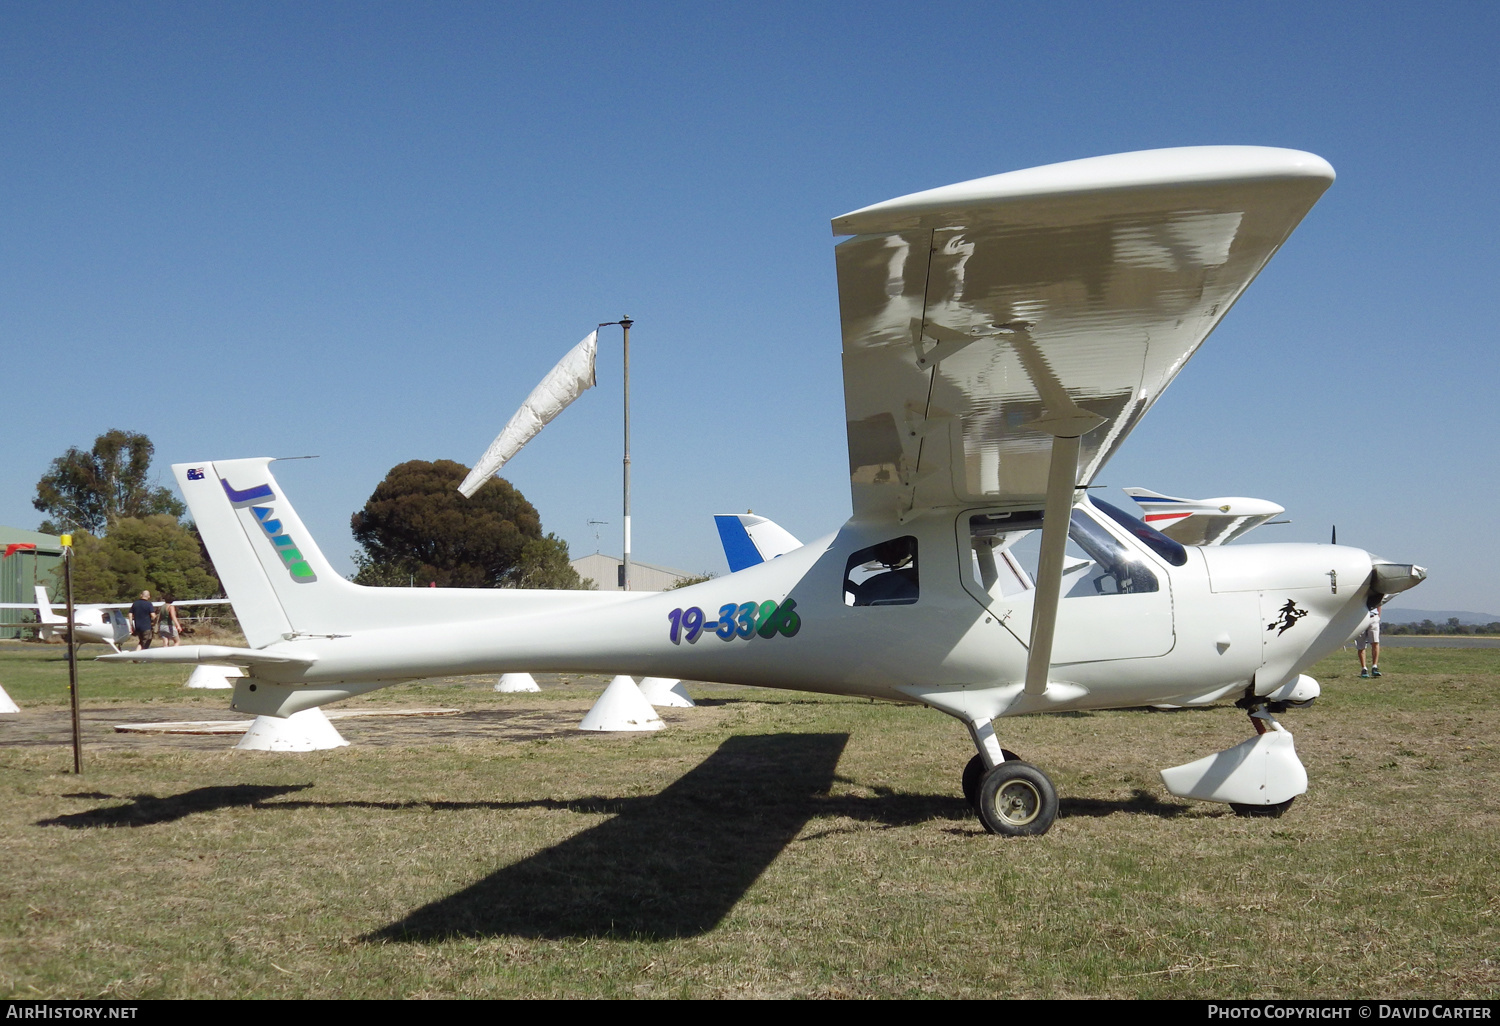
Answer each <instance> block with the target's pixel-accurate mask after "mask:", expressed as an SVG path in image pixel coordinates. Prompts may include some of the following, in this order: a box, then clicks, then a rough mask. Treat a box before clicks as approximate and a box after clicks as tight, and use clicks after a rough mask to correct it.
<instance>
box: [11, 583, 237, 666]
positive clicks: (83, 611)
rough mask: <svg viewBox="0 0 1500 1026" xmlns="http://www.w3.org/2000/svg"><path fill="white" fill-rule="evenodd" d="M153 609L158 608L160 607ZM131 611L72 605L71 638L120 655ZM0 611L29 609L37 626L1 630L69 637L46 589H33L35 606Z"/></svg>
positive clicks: (188, 602)
mask: <svg viewBox="0 0 1500 1026" xmlns="http://www.w3.org/2000/svg"><path fill="white" fill-rule="evenodd" d="M228 601H229V600H228V599H182V600H180V601H177V602H174V603H173V605H177V606H222V605H226V604H227V603H228ZM154 605H155V606H156V607H157V608H161V603H160V602H156V603H154ZM129 608H130V603H129V602H89V603H85V604H82V605H80V604H77V603H75V604H74V606H73V624H72V630H73V635H74V637H76V638H77V639H78V643H79V644H80V645H87V644H89V643H90V642H93V643H95V644H100V645H108V646H109V647H110V648H112V649H114V650H115V651H116V652H118V651H120V642H122V641H124V640H125V639H126V638H128V637H130V634H131V631H130V621H129V620H128V619H126V616H125V614H124V612H122V610H126V609H129ZM0 609H32V610H35V611H36V623H7V624H0V626H3V627H29V628H31V629H32V630H35V631H38V632H40V633H41V635H42V637H44V638H50V637H51V636H52V635H53V634H54V633H57V634H61V635H63V636H64V637H66V636H67V634H68V620H67V616H66V613H67V607H66V606H64V607H63V609H62V610H61V611H59V610H57V609H55V608H54V607H53V603H52V600H51V599H49V598H48V597H47V588H46V586H45V585H41V584H38V585H37V586H36V601H35V602H0Z"/></svg>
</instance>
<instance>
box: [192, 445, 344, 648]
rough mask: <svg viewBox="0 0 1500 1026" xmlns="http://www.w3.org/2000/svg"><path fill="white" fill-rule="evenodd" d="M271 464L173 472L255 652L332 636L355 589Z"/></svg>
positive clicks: (222, 463)
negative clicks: (304, 637)
mask: <svg viewBox="0 0 1500 1026" xmlns="http://www.w3.org/2000/svg"><path fill="white" fill-rule="evenodd" d="M271 462H272V461H271V460H270V459H269V458H266V457H260V458H256V459H248V460H219V461H217V462H214V463H179V464H176V465H174V466H173V467H172V472H173V473H174V474H175V475H176V476H177V486H178V488H180V489H181V490H182V495H183V498H184V499H186V500H187V504H188V508H189V509H190V510H191V511H192V514H193V519H194V521H196V522H197V524H198V530H199V532H200V533H201V534H202V535H203V541H204V542H205V544H207V545H208V551H209V555H210V556H211V557H212V558H213V561H214V568H215V569H216V570H218V572H219V578H220V580H221V581H222V582H223V584H224V589H225V593H226V594H227V595H228V596H229V601H230V603H231V604H232V605H233V606H234V613H235V616H236V617H238V618H239V621H240V626H241V627H242V628H243V629H244V631H245V640H246V641H247V642H249V644H250V646H251V647H252V648H264V647H265V646H266V645H269V644H272V643H274V642H276V641H280V640H283V639H284V638H288V637H292V636H295V635H297V634H316V633H322V632H327V631H329V630H330V628H329V626H328V625H329V624H331V623H337V622H339V621H342V620H346V619H348V617H347V616H346V615H344V614H345V613H346V612H347V610H346V607H347V606H348V605H349V601H350V599H351V598H352V595H353V592H354V591H355V590H356V588H355V585H352V584H350V583H349V582H348V581H346V580H344V578H342V577H341V576H339V575H338V574H337V573H335V572H334V570H333V567H332V566H331V565H329V563H328V560H327V559H325V558H324V556H323V553H322V552H321V551H319V550H318V547H317V545H316V544H314V543H313V540H312V536H311V535H310V534H309V533H308V531H307V527H306V526H305V525H304V524H303V523H302V520H301V518H300V517H298V516H297V512H296V510H294V509H292V505H291V503H290V502H288V501H287V498H286V496H285V495H284V494H283V493H282V491H281V487H280V486H279V485H278V484H277V483H276V479H275V478H274V477H273V476H272V475H271V468H270V464H271Z"/></svg>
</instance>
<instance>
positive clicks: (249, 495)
mask: <svg viewBox="0 0 1500 1026" xmlns="http://www.w3.org/2000/svg"><path fill="white" fill-rule="evenodd" d="M219 483H220V484H221V485H223V486H224V494H225V495H228V496H229V501H230V502H231V503H233V504H234V505H235V506H237V507H239V506H250V512H252V513H254V514H255V522H256V523H258V524H259V525H260V529H261V530H262V531H264V532H265V533H266V537H267V538H269V539H270V540H271V544H272V545H273V546H275V548H276V554H277V555H278V556H280V557H281V561H282V562H283V563H284V564H286V568H287V571H288V572H289V573H291V575H292V580H294V581H297V582H298V583H307V582H309V581H316V580H317V579H318V575H317V574H315V573H313V568H312V567H310V566H308V565H307V560H305V559H303V558H302V553H301V552H299V551H298V550H297V546H296V544H295V543H294V542H293V541H292V539H291V537H290V536H289V535H287V533H286V532H285V531H283V530H282V529H281V521H280V520H277V519H276V518H274V517H273V516H272V515H271V514H272V512H273V511H272V509H271V507H270V506H256V505H250V504H251V503H253V502H255V501H256V500H258V499H269V498H272V497H273V496H274V493H273V492H272V491H271V486H270V485H258V486H256V487H254V488H246V489H245V490H244V491H239V490H238V489H235V488H231V487H230V486H229V482H228V481H225V480H224V479H223V478H222V477H221V478H219Z"/></svg>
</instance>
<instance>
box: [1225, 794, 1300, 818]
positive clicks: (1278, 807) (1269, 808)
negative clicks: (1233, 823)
mask: <svg viewBox="0 0 1500 1026" xmlns="http://www.w3.org/2000/svg"><path fill="white" fill-rule="evenodd" d="M1296 800H1297V799H1296V796H1293V797H1291V798H1288V799H1287V800H1286V801H1284V802H1277V803H1276V804H1275V805H1241V804H1240V803H1239V802H1230V803H1229V807H1230V808H1231V809H1233V810H1234V814H1235V815H1236V816H1243V817H1245V818H1247V819H1251V818H1260V819H1278V818H1280V816H1281V814H1282V813H1283V812H1285V811H1286V810H1287V809H1290V808H1291V807H1292V802H1294V801H1296Z"/></svg>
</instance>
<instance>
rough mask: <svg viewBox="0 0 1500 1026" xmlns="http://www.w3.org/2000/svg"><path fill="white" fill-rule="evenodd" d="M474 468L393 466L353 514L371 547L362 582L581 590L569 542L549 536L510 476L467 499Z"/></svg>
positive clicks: (362, 561)
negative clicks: (464, 489)
mask: <svg viewBox="0 0 1500 1026" xmlns="http://www.w3.org/2000/svg"><path fill="white" fill-rule="evenodd" d="M467 473H468V468H467V467H465V466H463V465H462V464H459V463H454V462H453V461H452V460H438V461H437V462H435V463H429V462H427V461H425V460H412V461H411V462H410V463H403V464H401V465H400V466H397V467H392V468H391V471H390V473H388V474H386V476H385V480H384V481H381V482H380V484H379V485H378V486H377V487H376V488H375V492H374V494H373V495H371V496H370V501H369V502H367V503H365V508H364V509H362V510H360V511H359V512H358V513H355V514H354V516H353V517H351V518H350V521H349V526H350V527H352V528H353V529H354V537H355V540H357V541H358V542H359V543H360V544H361V545H363V546H364V550H365V551H364V556H363V557H362V558H357V559H356V562H357V563H358V564H359V573H358V574H357V575H356V576H355V578H354V579H355V581H357V582H358V583H360V584H372V585H388V586H405V585H406V584H408V583H416V584H418V585H424V584H428V583H429V582H436V583H437V585H438V586H439V587H443V588H506V587H511V588H514V587H533V588H535V587H550V588H577V587H579V581H578V575H577V573H575V572H574V571H573V569H572V567H570V566H568V558H567V556H568V547H567V544H566V543H565V542H563V541H561V540H559V539H558V538H556V537H554V536H552V535H547V536H545V537H544V536H543V534H542V521H541V517H539V516H538V515H537V512H536V509H535V508H533V507H532V505H531V503H529V502H527V501H526V497H525V496H523V495H522V494H521V493H520V492H519V491H517V490H516V489H515V488H513V487H511V485H510V483H509V482H508V481H505V480H503V479H500V478H494V479H492V480H490V481H489V482H487V483H486V484H485V485H484V486H483V487H482V488H480V490H479V491H478V492H476V493H474V497H473V498H472V499H466V498H464V497H463V496H462V495H460V494H459V493H458V484H459V482H460V481H462V480H463V479H464V476H465V475H466V474H467Z"/></svg>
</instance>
